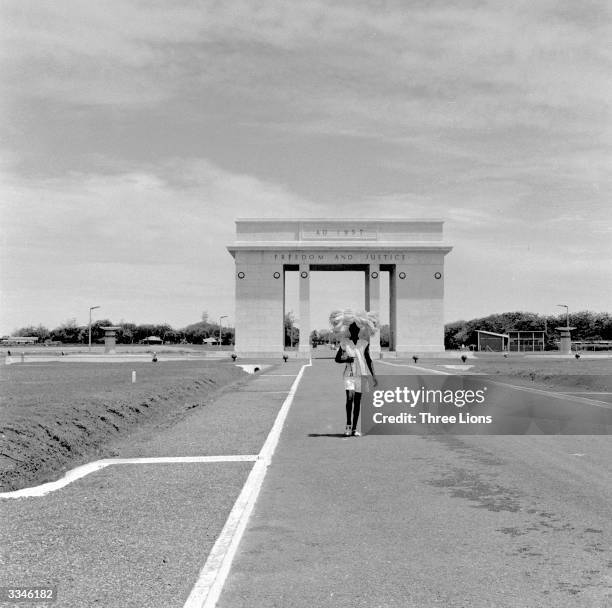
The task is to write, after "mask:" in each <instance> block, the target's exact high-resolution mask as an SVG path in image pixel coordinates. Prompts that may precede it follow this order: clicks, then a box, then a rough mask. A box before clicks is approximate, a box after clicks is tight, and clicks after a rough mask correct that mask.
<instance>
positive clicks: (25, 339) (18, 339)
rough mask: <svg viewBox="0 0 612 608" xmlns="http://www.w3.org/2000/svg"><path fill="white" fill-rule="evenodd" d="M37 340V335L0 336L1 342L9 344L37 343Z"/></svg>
mask: <svg viewBox="0 0 612 608" xmlns="http://www.w3.org/2000/svg"><path fill="white" fill-rule="evenodd" d="M37 342H38V337H37V336H4V337H3V338H0V343H1V344H7V345H9V346H12V345H19V344H36V343H37Z"/></svg>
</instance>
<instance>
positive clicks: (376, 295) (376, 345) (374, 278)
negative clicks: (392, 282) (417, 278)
mask: <svg viewBox="0 0 612 608" xmlns="http://www.w3.org/2000/svg"><path fill="white" fill-rule="evenodd" d="M365 279H366V280H365V309H366V310H367V311H374V312H377V313H378V314H380V264H369V266H368V270H366V278H365ZM370 356H371V357H372V358H373V359H374V358H376V359H378V358H380V330H377V331H376V333H375V334H374V335H373V336H372V337H371V338H370Z"/></svg>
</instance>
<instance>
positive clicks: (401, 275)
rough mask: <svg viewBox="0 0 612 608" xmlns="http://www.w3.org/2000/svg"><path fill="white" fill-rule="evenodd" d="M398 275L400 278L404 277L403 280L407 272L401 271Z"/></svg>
mask: <svg viewBox="0 0 612 608" xmlns="http://www.w3.org/2000/svg"><path fill="white" fill-rule="evenodd" d="M397 276H398V277H399V278H400V279H402V280H403V279H405V278H406V273H405V272H400V273H399V274H398V275H397Z"/></svg>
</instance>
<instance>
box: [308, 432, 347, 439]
mask: <svg viewBox="0 0 612 608" xmlns="http://www.w3.org/2000/svg"><path fill="white" fill-rule="evenodd" d="M308 437H339V438H340V439H347V436H346V435H345V434H344V433H308Z"/></svg>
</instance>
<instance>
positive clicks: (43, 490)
mask: <svg viewBox="0 0 612 608" xmlns="http://www.w3.org/2000/svg"><path fill="white" fill-rule="evenodd" d="M257 458H258V457H257V456H255V455H250V454H248V455H247V454H238V455H227V456H160V457H151V458H105V459H103V460H95V461H94V462H88V463H87V464H84V465H82V466H80V467H76V468H74V469H72V470H70V471H68V472H67V473H66V474H65V475H64V476H63V477H62V478H61V479H58V480H57V481H50V482H49V483H43V484H42V485H39V486H35V487H33V488H23V489H22V490H13V491H12V492H0V498H25V497H40V496H44V495H45V494H49V492H53V491H55V490H59V489H61V488H64V487H66V486H67V485H68V484H69V483H72V482H73V481H76V480H77V479H81V478H82V477H85V476H86V475H89V474H90V473H94V472H95V471H99V470H101V469H104V468H106V467H108V466H111V465H114V464H165V463H170V464H181V463H190V462H207V463H211V462H255V461H256V460H257Z"/></svg>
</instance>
